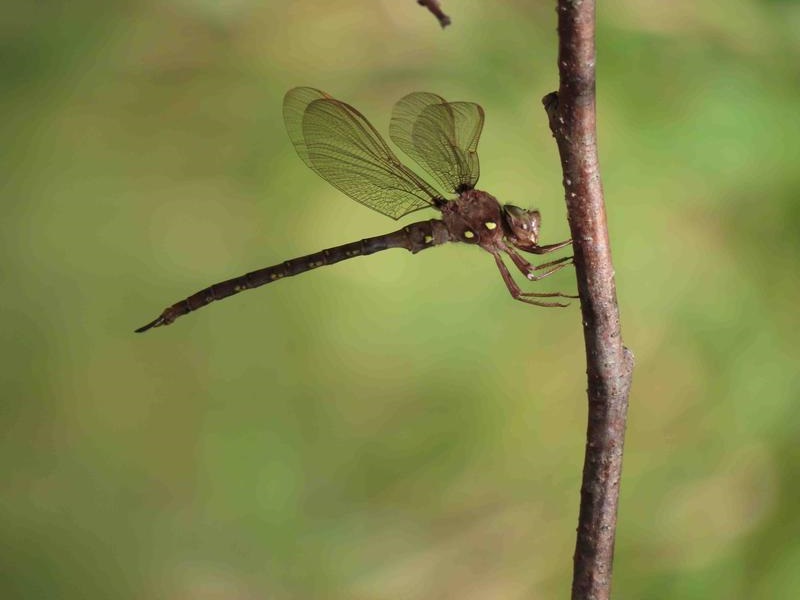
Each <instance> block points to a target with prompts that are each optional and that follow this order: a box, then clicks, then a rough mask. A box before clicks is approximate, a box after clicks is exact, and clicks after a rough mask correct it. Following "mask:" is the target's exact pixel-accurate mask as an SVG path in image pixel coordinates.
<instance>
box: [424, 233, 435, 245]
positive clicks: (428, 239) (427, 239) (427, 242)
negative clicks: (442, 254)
mask: <svg viewBox="0 0 800 600" xmlns="http://www.w3.org/2000/svg"><path fill="white" fill-rule="evenodd" d="M432 241H433V236H432V235H426V236H425V243H426V244H430V243H431V242H432Z"/></svg>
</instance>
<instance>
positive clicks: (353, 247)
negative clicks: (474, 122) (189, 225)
mask: <svg viewBox="0 0 800 600" xmlns="http://www.w3.org/2000/svg"><path fill="white" fill-rule="evenodd" d="M450 239H451V237H450V233H449V231H448V230H447V227H446V226H445V225H444V223H443V222H442V221H440V220H438V219H431V220H429V221H420V222H418V223H412V224H410V225H406V226H405V227H403V228H402V229H399V230H397V231H393V232H392V233H386V234H384V235H378V236H375V237H371V238H365V239H363V240H359V241H357V242H350V243H349V244H343V245H341V246H334V247H333V248H326V249H325V250H321V251H319V252H315V253H314V254H308V255H306V256H301V257H299V258H293V259H291V260H287V261H284V262H282V263H280V264H277V265H273V266H271V267H265V268H263V269H258V270H257V271H252V272H250V273H246V274H245V275H240V276H239V277H234V278H233V279H228V280H227V281H221V282H220V283H215V284H214V285H210V286H208V287H207V288H205V289H203V290H200V291H199V292H196V293H194V294H192V295H191V296H189V297H188V298H186V299H184V300H181V301H180V302H176V303H175V304H173V305H172V306H170V307H168V308H166V309H165V310H164V312H162V313H161V315H159V317H158V318H157V319H155V320H154V321H151V322H150V323H148V324H147V325H144V326H142V327H140V328H139V329H137V330H136V332H137V333H141V332H143V331H147V330H148V329H152V328H153V327H161V326H163V325H169V324H170V323H172V322H173V321H175V319H177V318H178V317H181V316H183V315H185V314H187V313H190V312H193V311H195V310H197V309H198V308H202V307H204V306H206V305H208V304H211V303H212V302H214V301H215V300H222V299H223V298H227V297H228V296H233V295H234V294H238V293H239V292H243V291H244V290H251V289H253V288H257V287H261V286H262V285H266V284H268V283H272V282H273V281H277V280H279V279H283V278H284V277H292V276H294V275H299V274H300V273H305V272H306V271H311V270H312V269H316V268H317V267H324V266H327V265H332V264H335V263H337V262H341V261H343V260H347V259H349V258H355V257H356V256H368V255H370V254H375V253H376V252H381V251H383V250H388V249H390V248H405V249H406V250H408V251H409V252H412V253H414V254H416V253H417V252H420V251H421V250H424V249H425V248H432V247H433V246H438V245H439V244H444V243H445V242H449V241H450Z"/></svg>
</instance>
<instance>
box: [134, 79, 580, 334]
mask: <svg viewBox="0 0 800 600" xmlns="http://www.w3.org/2000/svg"><path fill="white" fill-rule="evenodd" d="M283 118H284V122H285V124H286V129H287V131H288V133H289V138H290V139H291V141H292V144H293V145H294V148H295V150H296V151H297V154H298V155H299V156H300V158H301V159H302V160H303V162H304V163H305V164H306V165H307V166H308V167H310V168H311V170H312V171H314V172H315V173H317V174H318V175H319V176H320V177H322V178H323V179H325V180H326V181H327V182H328V183H330V184H332V185H333V186H334V187H336V188H338V189H339V190H340V191H341V192H343V193H344V194H346V195H347V196H350V198H352V199H353V200H355V201H356V202H359V203H361V204H363V205H365V206H367V207H369V208H371V209H372V210H375V211H377V212H379V213H381V214H383V215H386V216H387V217H391V218H392V219H395V220H397V219H400V218H401V217H404V216H405V215H408V214H409V213H413V212H415V211H418V210H422V209H430V208H433V209H435V210H438V211H439V212H440V213H441V214H440V218H438V219H428V220H426V221H419V222H416V223H411V224H409V225H406V226H404V227H403V228H401V229H399V230H397V231H393V232H391V233H386V234H383V235H378V236H375V237H368V238H365V239H362V240H358V241H355V242H350V243H348V244H343V245H341V246H335V247H332V248H327V249H325V250H321V251H320V252H316V253H314V254H308V255H306V256H301V257H299V258H293V259H291V260H287V261H284V262H282V263H280V264H277V265H273V266H271V267H265V268H263V269H258V270H256V271H252V272H250V273H246V274H245V275H241V276H239V277H234V278H233V279H228V280H226V281H222V282H219V283H215V284H214V285H211V286H209V287H207V288H205V289H203V290H201V291H199V292H197V293H195V294H192V295H191V296H189V297H188V298H185V299H183V300H181V301H180V302H176V303H175V304H173V305H172V306H169V307H167V308H166V309H165V310H164V311H163V312H162V313H161V314H160V315H159V316H158V317H157V318H156V319H154V320H153V321H151V322H149V323H147V324H146V325H143V326H142V327H140V328H138V329H136V332H137V333H141V332H144V331H147V330H149V329H153V328H154V327H161V326H164V325H169V324H171V323H173V322H174V321H175V320H176V319H177V318H178V317H181V316H183V315H185V314H187V313H190V312H193V311H195V310H197V309H199V308H202V307H204V306H206V305H208V304H210V303H211V302H214V301H216V300H222V299H223V298H227V297H228V296H233V295H234V294H238V293H239V292H243V291H245V290H251V289H254V288H257V287H260V286H262V285H266V284H268V283H272V282H274V281H278V280H280V279H284V278H286V277H291V276H293V275H299V274H300V273H305V272H307V271H311V270H313V269H316V268H318V267H324V266H327V265H332V264H334V263H338V262H340V261H343V260H347V259H350V258H355V257H357V256H368V255H370V254H375V253H376V252H382V251H384V250H388V249H390V248H403V249H405V250H408V251H410V252H411V253H412V254H416V253H418V252H421V251H423V250H427V249H428V248H433V247H434V246H440V245H442V244H445V243H447V242H461V243H465V244H470V245H473V246H478V247H480V248H482V249H483V250H485V251H486V252H488V253H489V254H491V255H492V257H493V258H494V261H495V264H496V265H497V268H498V269H499V271H500V275H501V276H502V278H503V281H504V282H505V285H506V287H507V288H508V291H509V292H510V294H511V296H512V298H514V299H515V300H519V301H521V302H525V303H527V304H533V305H536V306H542V307H564V306H567V304H564V303H563V302H562V301H559V300H558V299H559V298H576V296H570V295H567V294H563V293H561V292H524V291H522V289H521V288H520V287H519V285H518V284H517V283H516V281H515V280H514V278H513V277H512V275H511V273H510V271H509V269H508V267H507V266H506V264H505V262H504V261H503V257H504V256H508V257H509V258H510V259H511V262H512V263H513V264H514V265H515V267H516V268H517V269H519V271H520V272H521V273H522V274H523V275H524V276H525V278H527V279H528V280H530V281H538V280H540V279H544V278H545V277H548V276H550V275H552V274H553V273H556V272H557V271H559V270H561V269H562V268H564V267H565V266H567V265H568V264H570V263H571V262H572V259H573V257H572V256H567V257H562V258H559V259H556V260H553V261H550V262H546V263H544V264H539V265H533V264H531V263H530V262H528V260H526V259H525V258H524V257H523V256H522V254H521V252H525V253H528V254H536V255H541V254H548V253H550V252H554V251H556V250H559V249H561V248H564V247H566V246H569V245H570V244H571V243H572V240H565V241H563V242H559V243H555V244H548V245H540V244H539V228H540V225H541V215H540V213H539V211H538V210H528V209H524V208H520V207H518V206H515V205H512V204H502V205H501V204H500V202H499V201H498V200H497V198H495V197H494V196H492V195H491V194H489V193H488V192H484V191H481V190H478V189H476V188H475V186H476V184H477V183H478V178H479V176H480V164H479V161H478V153H477V148H478V141H479V139H480V136H481V132H482V130H483V123H484V110H483V108H482V107H481V106H480V105H479V104H476V103H474V102H448V101H446V100H445V99H444V98H442V97H441V96H439V95H437V94H433V93H430V92H413V93H411V94H408V95H407V96H405V97H403V98H402V99H400V100H399V101H398V102H397V103H396V104H395V106H394V109H393V111H392V116H391V120H390V124H389V137H390V139H391V140H392V141H393V142H394V143H395V144H396V145H397V146H398V147H399V148H400V149H401V150H402V151H403V152H404V153H405V154H406V155H408V156H409V157H410V158H412V159H413V160H414V161H415V162H416V163H417V164H418V165H419V166H420V167H421V168H422V169H423V170H424V171H425V172H427V173H428V175H430V180H432V181H435V182H436V186H434V184H433V183H429V180H428V179H424V178H423V177H421V176H420V175H418V174H417V173H415V172H414V171H412V170H411V169H410V168H408V167H407V166H406V165H405V164H404V163H403V162H401V160H400V159H399V158H398V157H397V155H396V154H395V153H394V152H393V151H392V149H391V148H390V147H389V145H388V144H387V143H386V142H385V141H384V138H383V137H382V136H381V135H380V133H378V131H377V130H376V129H375V128H374V127H373V126H372V124H371V123H370V122H369V121H368V120H367V118H366V117H365V116H364V115H362V114H361V113H360V112H359V111H358V110H356V109H355V108H353V107H352V106H350V105H349V104H347V103H345V102H342V101H341V100H337V99H336V98H333V97H332V96H330V95H329V94H327V93H325V92H323V91H321V90H318V89H315V88H310V87H297V88H293V89H291V90H289V91H288V92H287V93H286V95H285V97H284V100H283ZM439 185H440V186H441V187H442V189H445V190H447V191H448V192H449V193H450V194H449V195H451V196H453V197H451V198H449V199H448V198H447V197H446V196H445V194H442V193H440V192H439V191H438V190H437V187H438V186H439Z"/></svg>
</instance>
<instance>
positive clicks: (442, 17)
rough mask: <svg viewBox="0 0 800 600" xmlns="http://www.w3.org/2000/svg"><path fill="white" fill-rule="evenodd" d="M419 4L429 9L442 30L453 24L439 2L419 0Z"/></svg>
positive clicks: (435, 0)
mask: <svg viewBox="0 0 800 600" xmlns="http://www.w3.org/2000/svg"><path fill="white" fill-rule="evenodd" d="M417 4H419V5H420V6H424V7H425V8H427V9H428V10H429V11H430V12H431V13H432V14H433V16H435V17H436V19H437V20H438V21H439V25H441V26H442V29H444V28H445V27H447V26H448V25H450V23H452V21H451V20H450V17H448V16H447V15H446V14H444V11H443V10H442V7H441V6H440V5H439V0H417Z"/></svg>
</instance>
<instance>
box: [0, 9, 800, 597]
mask: <svg viewBox="0 0 800 600" xmlns="http://www.w3.org/2000/svg"><path fill="white" fill-rule="evenodd" d="M446 9H447V10H448V11H449V12H450V14H451V16H452V17H453V25H452V27H451V28H449V29H447V30H446V31H441V30H440V29H439V28H438V26H437V25H436V22H435V21H434V20H433V18H432V17H431V16H430V15H429V14H428V13H427V12H425V11H424V10H423V9H421V8H419V7H418V6H416V4H415V3H414V2H412V1H411V0H408V1H407V2H396V1H395V2H389V1H388V0H384V1H381V2H354V1H347V2H337V3H336V5H335V7H334V6H332V5H331V4H330V3H323V2H291V3H285V2H269V1H268V2H255V1H254V0H238V1H236V2H227V3H213V2H203V1H200V0H197V1H192V0H149V1H148V0H133V1H131V2H125V3H122V2H119V3H114V2H95V1H89V0H79V1H77V2H72V3H69V4H66V3H59V2H45V3H21V2H18V3H15V4H13V5H11V6H9V7H7V8H6V9H5V10H4V15H3V17H2V21H0V39H2V48H1V49H0V52H2V61H1V62H0V84H1V85H2V89H3V94H2V96H1V97H0V102H1V103H2V114H3V118H2V119H0V128H2V139H3V144H2V150H0V164H2V172H3V177H2V184H0V185H2V188H1V189H2V208H3V218H2V219H1V220H0V244H1V245H2V251H3V252H2V253H3V256H4V261H3V267H2V270H0V273H2V275H1V276H0V281H2V287H3V290H4V293H3V294H2V295H0V303H1V304H2V311H0V339H2V342H3V343H2V348H0V352H1V353H2V354H1V355H0V356H1V358H2V365H3V366H2V369H0V377H1V378H2V379H1V381H2V389H3V400H2V407H3V410H2V415H3V417H2V420H1V421H0V423H1V424H2V428H3V430H2V436H0V448H1V451H0V461H2V463H1V464H2V472H3V473H4V477H3V478H2V482H0V488H1V489H2V493H1V494H0V553H2V563H3V569H2V570H3V573H4V575H3V578H2V583H0V586H2V589H0V593H1V594H2V596H3V597H4V598H23V597H25V598H30V597H42V598H64V599H69V598H90V597H97V598H100V597H103V598H140V599H141V598H162V597H172V598H204V597H225V598H295V597H299V598H387V599H388V598H401V597H402V598H434V597H435V598H442V597H458V598H542V599H545V598H557V597H563V596H564V595H565V593H566V590H567V589H568V586H569V580H570V571H571V553H572V546H573V543H574V527H575V522H576V518H577V506H578V490H579V485H580V468H581V463H582V458H583V435H584V429H585V412H586V411H585V406H584V403H585V392H584V389H585V373H584V357H583V342H582V339H581V328H580V322H579V311H578V309H577V307H576V306H573V307H571V308H569V309H566V310H561V311H558V310H537V309H533V308H531V307H529V306H525V305H523V304H520V303H515V302H513V301H512V300H511V299H510V298H509V297H508V294H507V292H506V290H505V289H504V286H503V284H502V281H501V280H500V277H499V275H498V274H497V273H496V270H495V267H494V265H493V263H492V261H491V259H490V258H489V257H488V256H486V255H484V254H482V253H480V252H479V251H478V250H476V249H475V248H469V247H458V246H456V245H451V247H445V248H441V249H437V250H434V251H430V252H426V253H424V254H421V255H419V256H417V257H411V256H410V255H408V254H407V253H403V252H399V251H396V252H387V253H382V254H380V255H377V256H374V257H370V258H368V259H363V260H354V261H348V262H346V263H342V264H340V265H337V266H335V267H331V268H327V269H322V270H318V271H316V272H314V273H313V274H309V275H306V276H303V277H300V278H296V279H293V280H287V281H283V282H280V283H279V284H276V285H273V286H269V287H268V288H264V289H262V290H259V291H255V292H249V293H247V294H243V295H239V296H237V297H235V298H232V299H229V300H226V301H225V302H223V303H219V304H218V305H214V306H211V307H209V308H206V309H204V310H203V311H202V312H199V313H197V314H193V315H189V316H187V317H185V318H184V319H182V320H180V321H179V322H178V323H176V324H175V325H174V326H172V327H169V328H166V329H159V330H155V331H152V332H149V333H147V334H146V335H143V336H139V335H134V334H133V333H132V330H133V329H134V328H135V327H137V326H139V325H141V324H143V323H144V322H146V321H147V320H149V319H150V318H152V317H153V316H155V314H157V313H158V312H159V311H160V310H161V309H162V308H163V307H164V306H166V305H167V304H169V303H172V302H174V301H175V300H178V299H179V298H182V297H184V296H186V295H187V294H189V293H191V292H194V291H196V290H197V289H199V288H201V287H203V286H205V285H207V284H209V283H212V282H213V281H217V280H220V279H224V278H227V277H229V276H233V275H238V274H240V273H243V272H246V271H249V270H252V269H254V268H258V267H261V266H266V265H269V264H273V263H276V262H279V261H282V260H284V259H287V258H291V257H293V256H296V255H302V254H305V253H308V252H312V251H316V250H318V249H321V248H324V247H328V246H332V245H336V244H339V243H343V242H346V241H351V240H354V239H358V238H360V237H366V236H369V235H375V234H378V233H382V232H385V231H389V230H390V228H393V227H394V226H395V225H394V223H392V222H391V221H389V220H388V219H385V218H383V217H381V216H380V215H377V214H374V213H371V212H370V211H368V210H366V209H364V208H363V207H360V206H359V205H357V204H355V203H354V202H352V201H350V200H349V199H347V198H346V197H344V196H342V195H341V194H340V193H339V192H337V191H336V190H334V189H333V188H331V187H330V186H328V185H327V184H326V183H325V182H323V181H322V180H320V179H319V178H317V177H316V176H315V175H314V174H313V173H311V172H310V171H308V170H307V169H306V167H305V166H304V165H303V164H302V162H301V161H300V160H299V159H297V157H296V156H295V154H294V152H293V149H292V148H291V147H290V143H289V141H288V139H287V137H286V135H285V133H284V131H283V125H282V121H281V113H280V103H281V98H282V95H283V93H284V92H285V91H286V90H287V89H288V88H290V87H292V86H295V85H312V86H315V87H319V88H322V89H324V90H326V91H328V92H330V93H332V94H334V95H335V96H337V97H339V98H342V99H343V100H345V101H349V102H351V103H353V104H354V105H356V106H357V107H359V108H360V109H361V110H362V111H363V112H364V113H365V114H366V115H367V116H369V117H370V118H371V120H372V121H373V123H374V124H375V125H376V126H377V127H378V128H379V130H381V131H383V132H386V125H387V120H388V115H389V110H390V108H391V105H392V103H393V102H394V101H395V100H397V99H398V98H399V97H401V96H402V95H404V94H405V93H408V92H409V91H413V90H430V91H435V92H437V93H440V94H442V95H444V96H445V97H447V98H450V99H464V100H472V101H476V102H480V103H481V104H482V105H483V106H484V108H485V109H486V112H487V122H486V127H485V129H484V134H483V138H482V141H481V145H480V154H481V163H482V173H483V175H482V178H481V182H480V186H479V187H481V188H482V189H486V190H488V191H490V192H492V193H493V194H495V195H496V196H497V197H498V198H500V199H501V201H505V202H513V203H515V204H520V205H522V206H537V207H538V208H540V209H541V210H542V213H543V215H544V224H543V232H542V239H543V242H545V243H550V242H554V241H558V240H561V239H564V238H565V237H566V236H567V235H568V230H567V225H566V221H565V218H564V203H563V190H562V188H561V184H560V169H559V165H558V159H557V153H556V149H555V144H554V143H553V141H552V139H551V137H550V134H549V131H548V127H547V122H546V118H545V115H544V111H543V110H542V108H541V106H540V104H539V99H540V97H541V96H543V95H544V94H545V93H547V92H549V91H551V90H552V89H554V88H555V87H556V85H557V81H556V68H555V61H556V56H555V52H556V37H555V29H554V28H555V14H554V11H553V6H552V3H549V2H541V3H523V2H508V3H493V4H491V5H488V4H486V3H484V2H476V1H470V2H452V3H450V5H449V6H446ZM798 32H800V6H798V5H797V4H796V3H793V2H788V1H786V2H780V1H777V0H773V1H755V0H734V1H733V2H730V3H727V4H726V6H725V8H724V9H723V8H721V7H720V5H718V4H714V3H692V2H675V3H660V2H641V1H636V2H634V1H632V0H622V1H620V2H616V3H611V4H602V5H601V7H600V14H599V39H598V110H599V129H600V150H601V160H602V169H603V171H602V172H603V176H604V186H605V191H606V197H607V203H608V213H609V223H610V229H611V236H612V244H613V251H614V258H615V267H616V273H617V284H618V292H619V298H620V306H621V311H622V318H623V326H624V336H625V339H626V342H627V343H628V345H629V346H630V347H631V348H632V349H633V351H634V352H635V354H636V357H637V368H636V372H635V377H634V388H633V393H632V396H631V409H630V424H629V432H628V439H627V452H626V458H625V472H624V480H623V485H622V499H621V514H620V528H619V534H618V541H617V556H616V563H615V565H616V577H615V582H614V588H615V592H616V595H618V596H619V597H631V598H652V599H667V598H680V599H682V600H684V599H692V598H697V599H701V598H702V599H704V600H705V599H707V598H725V599H736V598H758V597H761V598H775V597H786V594H787V590H797V589H798V588H800V575H798V571H797V568H796V565H797V562H798V559H800V545H798V543H797V539H798V535H797V533H798V530H799V529H800V518H799V517H798V511H797V508H796V506H797V498H798V497H800V485H798V480H797V477H796V473H797V469H798V467H799V466H800V451H798V444H797V439H798V433H799V431H798V430H799V429H800V427H799V425H800V423H799V422H798V417H797V411H796V404H795V403H796V401H797V400H798V397H799V396H800V394H798V392H799V391H800V375H798V368H797V366H798V359H800V356H799V355H798V351H797V342H796V336H797V331H800V323H798V321H800V318H798V315H800V312H798V310H797V307H796V299H797V297H798V296H799V295H800V281H799V278H798V271H797V256H798V251H799V250H800V248H798V246H799V245H800V225H799V224H800V208H798V207H800V204H799V203H798V190H800V175H798V173H800V171H798V168H797V163H798V158H800V153H799V152H798V146H800V143H799V142H798V140H800V120H798V118H797V107H798V106H800V85H799V83H798V75H800V72H799V71H798V67H797V65H798V64H800V60H799V59H800V33H798ZM420 214H421V213H417V215H420ZM552 279H553V281H548V282H546V283H545V284H544V285H542V286H541V289H562V290H565V291H569V290H570V289H574V281H572V279H571V277H570V275H569V273H568V272H567V271H564V272H562V273H561V274H559V275H558V276H556V277H554V278H552Z"/></svg>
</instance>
